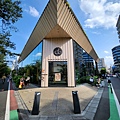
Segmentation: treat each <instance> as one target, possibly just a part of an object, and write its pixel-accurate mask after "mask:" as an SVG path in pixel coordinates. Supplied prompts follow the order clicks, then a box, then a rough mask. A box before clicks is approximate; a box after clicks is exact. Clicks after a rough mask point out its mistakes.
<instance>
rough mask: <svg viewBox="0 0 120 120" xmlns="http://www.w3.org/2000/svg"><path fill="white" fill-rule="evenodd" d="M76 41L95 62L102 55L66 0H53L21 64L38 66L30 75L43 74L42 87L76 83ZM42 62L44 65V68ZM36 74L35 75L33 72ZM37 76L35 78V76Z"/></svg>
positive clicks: (35, 30) (23, 52) (26, 46)
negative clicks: (95, 48)
mask: <svg viewBox="0 0 120 120" xmlns="http://www.w3.org/2000/svg"><path fill="white" fill-rule="evenodd" d="M74 42H76V43H77V44H78V45H79V46H81V47H82V48H83V49H84V51H86V52H87V53H88V54H89V55H90V56H91V57H92V58H93V59H94V60H95V61H96V64H97V62H98V61H99V58H98V55H97V53H96V52H95V50H94V48H93V46H92V45H91V43H90V41H89V39H88V37H87V35H86V34H85V32H84V30H83V29H82V27H81V25H80V23H79V21H78V19H77V18H76V16H75V14H74V13H73V11H72V9H71V8H70V6H69V5H68V2H67V1H66V0H49V2H48V4H47V6H46V7H45V9H44V11H43V13H42V15H41V17H40V19H39V20H38V22H37V24H36V26H35V28H34V30H33V32H32V34H31V35H30V38H29V40H28V42H27V43H26V45H25V47H24V49H23V51H22V53H21V56H20V59H19V61H18V62H19V63H20V62H22V65H23V66H25V65H27V64H29V65H31V66H34V69H35V70H34V71H32V72H31V69H30V66H28V68H29V70H28V71H29V72H28V73H29V74H30V76H32V78H39V77H38V76H41V81H40V83H41V87H48V86H60V85H64V86H68V87H74V86H76V84H75V83H76V82H75V77H76V76H75V66H76V65H75V57H74V45H73V44H74ZM40 65H41V68H40ZM31 74H32V75H31ZM33 76H35V77H33Z"/></svg>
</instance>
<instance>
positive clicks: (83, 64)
mask: <svg viewBox="0 0 120 120" xmlns="http://www.w3.org/2000/svg"><path fill="white" fill-rule="evenodd" d="M73 48H74V61H75V78H76V79H78V78H79V77H82V76H86V75H90V74H94V62H93V58H92V57H91V56H90V55H89V54H87V53H86V52H85V51H84V50H83V49H82V48H81V46H80V45H78V44H77V43H76V42H75V41H73Z"/></svg>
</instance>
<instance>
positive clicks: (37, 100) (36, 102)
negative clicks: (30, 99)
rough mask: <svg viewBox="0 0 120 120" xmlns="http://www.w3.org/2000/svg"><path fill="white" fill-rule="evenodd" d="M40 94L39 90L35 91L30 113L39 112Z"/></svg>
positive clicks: (36, 113)
mask: <svg viewBox="0 0 120 120" xmlns="http://www.w3.org/2000/svg"><path fill="white" fill-rule="evenodd" d="M40 94H41V93H40V92H35V97H34V104H33V109H32V115H38V114H39V104H40Z"/></svg>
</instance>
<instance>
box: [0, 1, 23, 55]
mask: <svg viewBox="0 0 120 120" xmlns="http://www.w3.org/2000/svg"><path fill="white" fill-rule="evenodd" d="M20 4H21V2H20V1H14V2H13V1H12V0H0V23H1V25H0V54H3V55H4V56H7V55H10V56H13V55H15V53H12V52H11V51H10V49H15V44H14V43H13V42H11V41H10V37H11V33H10V31H15V32H17V28H16V27H14V26H13V25H14V23H16V22H17V21H18V20H19V18H22V8H21V7H20Z"/></svg>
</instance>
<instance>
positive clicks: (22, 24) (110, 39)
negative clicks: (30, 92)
mask: <svg viewBox="0 0 120 120" xmlns="http://www.w3.org/2000/svg"><path fill="white" fill-rule="evenodd" d="M48 1H49V0H21V2H22V4H21V6H22V8H23V18H22V19H20V20H19V21H18V22H17V23H16V24H15V25H16V27H17V28H18V29H19V31H18V32H17V33H13V36H12V38H11V39H12V41H13V42H15V44H16V51H15V52H17V53H21V52H22V49H23V47H24V45H25V44H26V42H27V40H28V38H29V37H30V34H31V32H32V31H33V29H34V27H35V25H36V23H37V21H38V19H39V17H40V15H41V14H42V12H43V10H44V8H45V6H46V4H47V3H48ZM68 2H69V4H70V7H71V8H72V10H73V12H74V13H75V15H76V17H77V18H78V20H79V22H80V24H81V26H82V27H83V29H84V31H85V33H86V34H87V36H88V38H89V40H90V42H91V44H92V45H93V47H94V49H95V51H96V53H97V54H98V56H99V58H104V59H105V64H106V65H107V66H108V67H110V66H112V65H113V57H112V51H111V49H112V48H113V47H115V46H117V45H119V44H120V43H119V39H118V34H117V30H116V23H117V20H118V15H119V14H120V0H68ZM39 54H40V53H39Z"/></svg>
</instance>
